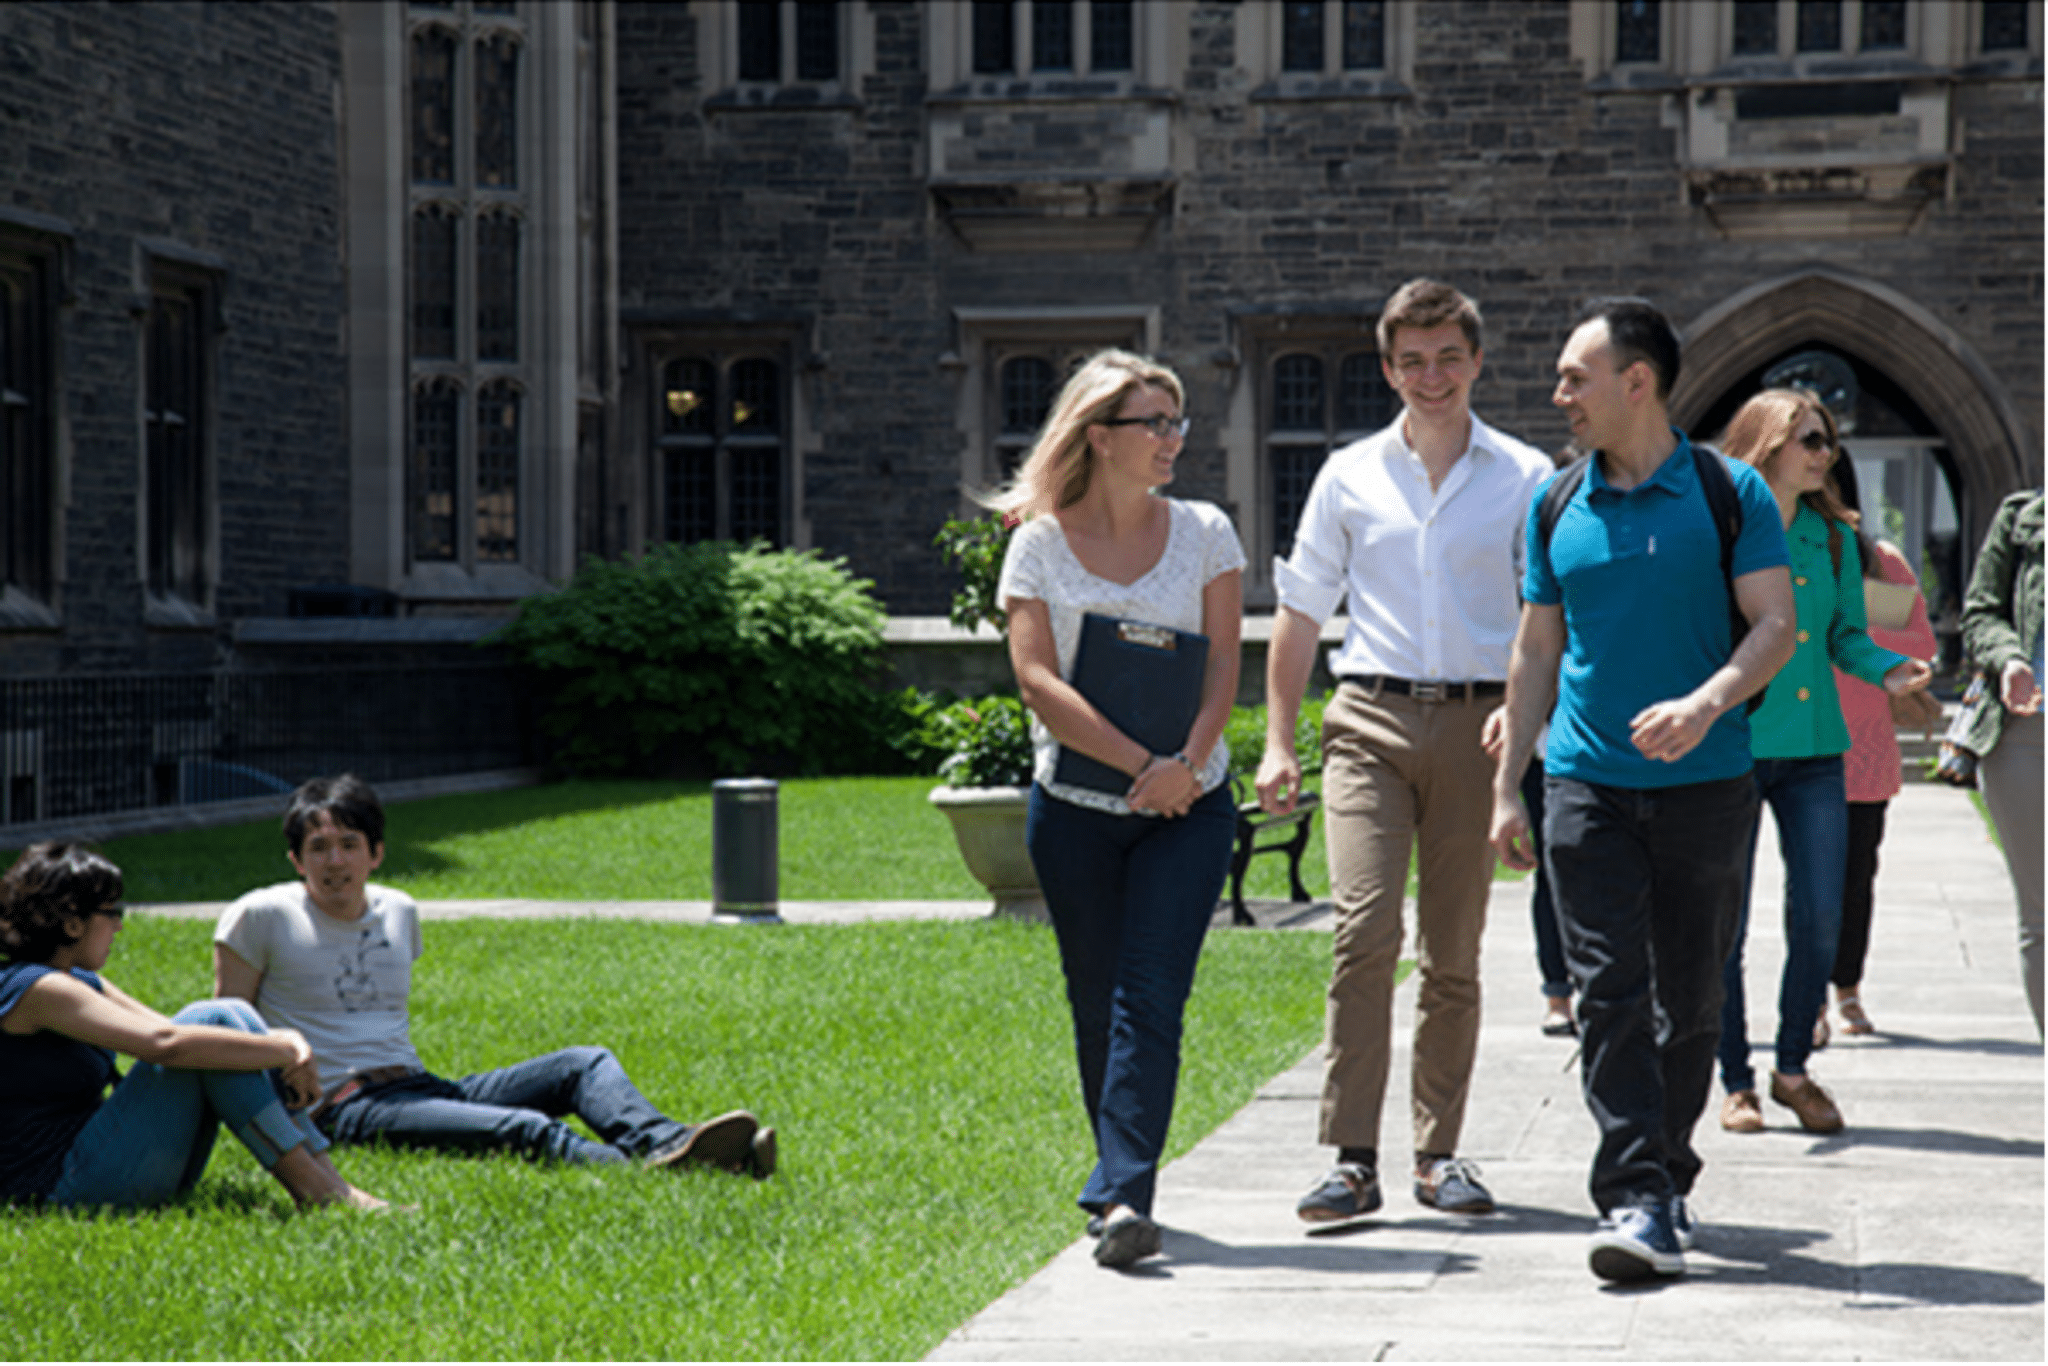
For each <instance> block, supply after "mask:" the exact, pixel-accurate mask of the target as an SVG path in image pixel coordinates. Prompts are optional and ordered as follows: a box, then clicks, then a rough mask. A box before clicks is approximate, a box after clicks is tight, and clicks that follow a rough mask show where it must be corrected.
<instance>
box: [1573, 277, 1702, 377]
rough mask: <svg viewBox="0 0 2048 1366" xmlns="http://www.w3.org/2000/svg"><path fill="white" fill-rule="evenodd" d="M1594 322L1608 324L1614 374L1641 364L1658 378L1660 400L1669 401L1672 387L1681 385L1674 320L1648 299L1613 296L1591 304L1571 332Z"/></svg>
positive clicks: (1595, 300) (1586, 307)
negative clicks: (1659, 310) (1672, 326)
mask: <svg viewBox="0 0 2048 1366" xmlns="http://www.w3.org/2000/svg"><path fill="white" fill-rule="evenodd" d="M1595 320H1598V321H1600V322H1604V323H1606V324H1607V348H1608V350H1610V351H1612V352H1613V353H1614V368H1615V371H1616V372H1617V373H1619V372H1620V371H1623V370H1626V369H1628V367H1629V366H1631V365H1634V364H1635V363H1636V362H1637V361H1642V362H1644V363H1646V364H1647V365H1648V366H1649V367H1650V373H1651V374H1653V375H1655V376H1656V377H1657V397H1658V398H1670V397H1671V386H1672V385H1674V384H1676V383H1677V382H1678V334H1677V333H1676V332H1674V331H1672V330H1671V320H1670V319H1669V318H1666V317H1665V316H1664V315H1663V314H1662V313H1660V312H1658V311H1657V308H1656V305H1654V304H1652V303H1651V302H1650V301H1649V300H1648V299H1638V298H1634V297H1632V296H1631V297H1623V296H1610V297H1607V298H1602V299H1592V300H1589V301H1588V302H1587V304H1586V306H1585V307H1584V308H1582V309H1580V310H1579V317H1578V321H1577V322H1575V323H1573V324H1572V330H1573V331H1577V330H1578V329H1579V328H1581V327H1584V326H1585V325H1586V324H1587V323H1589V322H1593V321H1595Z"/></svg>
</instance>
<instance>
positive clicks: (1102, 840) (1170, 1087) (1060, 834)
mask: <svg viewBox="0 0 2048 1366" xmlns="http://www.w3.org/2000/svg"><path fill="white" fill-rule="evenodd" d="M1236 829H1237V818H1236V813H1235V811H1234V810H1233V809H1232V806H1231V801H1230V790H1229V788H1228V787H1219V788H1217V789H1215V790H1214V791H1212V792H1210V793H1209V794H1208V795H1207V796H1204V797H1203V798H1202V799H1201V800H1199V801H1197V802H1196V803H1195V804H1194V806H1193V807H1192V808H1190V809H1189V811H1188V814H1187V815H1185V816H1182V817H1179V818H1175V819H1168V818H1162V817H1157V816H1117V815H1112V814H1110V813H1108V812H1105V811H1095V810H1091V809H1089V808H1087V807H1084V806H1076V805H1074V804H1073V803H1071V802H1064V801H1061V800H1060V799H1059V798H1057V797H1053V796H1049V795H1047V793H1046V792H1045V790H1044V789H1043V788H1040V787H1037V786H1033V787H1032V789H1031V807H1030V811H1029V813H1028V814H1027V815H1026V817H1025V825H1024V840H1025V845H1026V847H1027V848H1029V850H1030V851H1031V866H1032V867H1033V868H1034V869H1036V870H1037V872H1038V885H1039V886H1040V888H1042V889H1043V890H1044V892H1045V904H1046V907H1047V909H1048V910H1050V912H1051V913H1052V925H1053V932H1054V934H1055V935H1056V936H1057V937H1058V939H1059V945H1060V966H1061V968H1062V969H1064V971H1065V973H1066V978H1067V1005H1068V1007H1069V1009H1070V1010H1071V1011H1072V1013H1073V1017H1074V1052H1075V1055H1076V1057H1077V1059H1078V1060H1079V1062H1080V1067H1081V1103H1082V1105H1083V1106H1085V1107H1086V1109H1087V1111H1088V1127H1089V1129H1090V1131H1091V1132H1093V1133H1094V1135H1095V1154H1096V1162H1095V1170H1094V1171H1093V1172H1092V1173H1090V1174H1089V1177H1088V1181H1087V1184H1086V1185H1085V1186H1083V1187H1082V1190H1081V1196H1080V1204H1081V1206H1082V1208H1084V1209H1088V1210H1093V1211H1097V1212H1099V1211H1102V1210H1105V1209H1107V1208H1109V1207H1110V1206H1111V1205H1129V1206H1130V1207H1131V1208H1132V1209H1134V1210H1137V1211H1138V1212H1139V1213H1141V1214H1150V1213H1151V1212H1152V1192H1153V1187H1154V1185H1155V1183H1156V1182H1157V1179H1158V1174H1159V1154H1160V1152H1161V1150H1163V1149H1164V1148H1165V1146H1166V1129H1167V1125H1168V1123H1169V1122H1170V1121H1171V1120H1172V1118H1173V1095H1174V1087H1175V1085H1176V1083H1177V1082H1178V1081H1179V1078H1180V1034H1181V1012H1182V1009H1183V1007H1185V1006H1186V1004H1187V998H1188V990H1189V988H1191V987H1192V986H1193V985H1194V980H1195V964H1196V961H1197V960H1198V959H1199V958H1200V957H1201V953H1202V936H1203V935H1204V934H1206V933H1207V932H1208V929H1209V920H1210V917H1211V916H1213V915H1214V914H1215V912H1216V898H1217V896H1218V895H1219V894H1220V893H1221V892H1222V890H1223V877H1224V874H1225V873H1227V872H1228V871H1229V869H1230V853H1231V845H1232V841H1233V839H1234V838H1235V835H1236Z"/></svg>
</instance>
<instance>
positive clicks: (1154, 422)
mask: <svg viewBox="0 0 2048 1366" xmlns="http://www.w3.org/2000/svg"><path fill="white" fill-rule="evenodd" d="M1102 425H1103V426H1105V427H1143V428H1144V429H1145V430H1146V431H1148V432H1150V433H1152V435H1154V436H1156V437H1158V438H1159V439H1160V440H1161V441H1164V440H1166V438H1167V437H1169V436H1186V435H1187V434H1188V420H1187V419H1186V418H1184V417H1168V416H1167V415H1166V414H1164V413H1155V414H1154V415H1153V416H1151V417H1105V418H1104V419H1102Z"/></svg>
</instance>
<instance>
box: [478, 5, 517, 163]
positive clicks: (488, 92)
mask: <svg viewBox="0 0 2048 1366" xmlns="http://www.w3.org/2000/svg"><path fill="white" fill-rule="evenodd" d="M518 152H519V43H518V41H517V40H515V39H513V38H511V37H510V36H508V35H506V34H503V33H497V34H493V35H491V36H490V37H488V38H485V39H484V40H482V41H481V42H479V43H478V44H477V45H476V183H477V184H478V185H484V186H489V187H491V188H493V189H510V188H511V187H513V186H514V185H517V184H518V183H519V156H518Z"/></svg>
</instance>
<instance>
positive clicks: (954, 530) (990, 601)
mask: <svg viewBox="0 0 2048 1366" xmlns="http://www.w3.org/2000/svg"><path fill="white" fill-rule="evenodd" d="M1016 531H1017V519H1016V518H1015V517H1014V516H995V515H990V516H987V517H966V518H962V517H956V518H954V519H953V520H951V521H949V522H947V523H946V524H945V525H944V526H942V527H940V528H939V534H938V535H937V536H935V537H933V538H932V544H933V545H935V546H937V547H938V548H939V551H940V553H941V554H943V555H944V556H945V557H946V559H948V560H951V561H954V562H956V563H957V564H959V566H960V578H961V585H960V588H959V589H958V591H956V592H955V593H954V594H953V610H952V611H951V612H950V613H948V614H947V615H948V619H949V620H950V621H951V622H952V623H953V624H954V625H955V626H957V627H959V628H960V629H961V630H963V631H972V630H973V629H974V628H975V627H977V626H979V625H980V624H981V623H982V622H987V623H988V624H989V625H991V626H993V627H995V628H996V629H997V630H998V631H1001V630H1003V629H1005V627H1006V625H1007V622H1006V621H1005V619H1004V616H1003V606H1002V604H1001V603H999V602H997V601H996V583H997V582H998V581H999V580H1000V579H1001V578H1002V576H1003V556H1004V555H1005V554H1007V553H1008V552H1009V549H1010V537H1011V536H1013V535H1015V534H1016Z"/></svg>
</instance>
